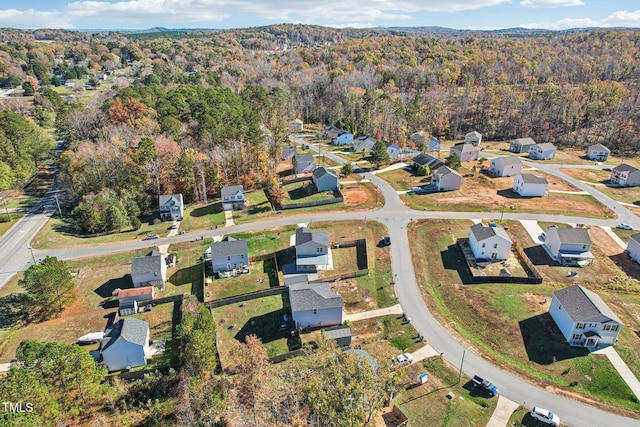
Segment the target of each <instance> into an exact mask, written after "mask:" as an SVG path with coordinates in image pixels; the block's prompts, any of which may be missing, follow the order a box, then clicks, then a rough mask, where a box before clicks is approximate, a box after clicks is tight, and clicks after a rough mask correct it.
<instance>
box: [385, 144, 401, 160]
mask: <svg viewBox="0 0 640 427" xmlns="http://www.w3.org/2000/svg"><path fill="white" fill-rule="evenodd" d="M384 145H385V146H386V147H387V154H389V158H390V159H392V160H393V159H397V158H398V157H400V151H401V148H400V147H399V146H397V145H396V144H392V143H390V142H386V141H385V143H384Z"/></svg>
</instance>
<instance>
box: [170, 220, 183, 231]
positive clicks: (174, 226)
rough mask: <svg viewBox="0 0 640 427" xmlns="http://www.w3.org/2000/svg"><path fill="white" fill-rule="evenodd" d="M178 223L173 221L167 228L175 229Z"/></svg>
mask: <svg viewBox="0 0 640 427" xmlns="http://www.w3.org/2000/svg"><path fill="white" fill-rule="evenodd" d="M179 224H180V223H179V222H178V221H174V222H173V224H171V227H169V230H175V229H176V228H178V225H179Z"/></svg>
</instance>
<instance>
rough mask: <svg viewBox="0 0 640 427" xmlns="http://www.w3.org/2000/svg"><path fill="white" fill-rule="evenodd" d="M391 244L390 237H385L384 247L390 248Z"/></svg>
mask: <svg viewBox="0 0 640 427" xmlns="http://www.w3.org/2000/svg"><path fill="white" fill-rule="evenodd" d="M390 244H391V237H389V236H385V238H384V245H385V246H389V245H390Z"/></svg>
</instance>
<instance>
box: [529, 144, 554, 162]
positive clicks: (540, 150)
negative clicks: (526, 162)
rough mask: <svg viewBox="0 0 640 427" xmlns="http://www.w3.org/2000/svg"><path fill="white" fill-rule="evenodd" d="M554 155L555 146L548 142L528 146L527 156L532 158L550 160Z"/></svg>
mask: <svg viewBox="0 0 640 427" xmlns="http://www.w3.org/2000/svg"><path fill="white" fill-rule="evenodd" d="M555 156H556V146H555V145H553V144H552V143H550V142H545V143H542V144H535V145H532V146H531V147H529V158H530V159H533V160H551V159H553V158H554V157H555Z"/></svg>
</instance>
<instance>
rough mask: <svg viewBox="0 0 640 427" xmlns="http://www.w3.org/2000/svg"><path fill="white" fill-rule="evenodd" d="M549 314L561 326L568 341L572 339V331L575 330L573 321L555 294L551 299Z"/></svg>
mask: <svg viewBox="0 0 640 427" xmlns="http://www.w3.org/2000/svg"><path fill="white" fill-rule="evenodd" d="M549 314H550V315H551V317H552V318H553V320H554V321H555V322H556V325H558V328H560V331H561V332H562V335H564V338H565V339H566V340H567V341H571V333H572V331H573V321H572V320H571V318H570V317H569V315H568V314H567V312H566V311H564V309H563V308H562V307H561V306H560V301H558V299H557V298H556V297H555V296H554V297H553V298H552V299H551V306H550V307H549Z"/></svg>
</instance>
